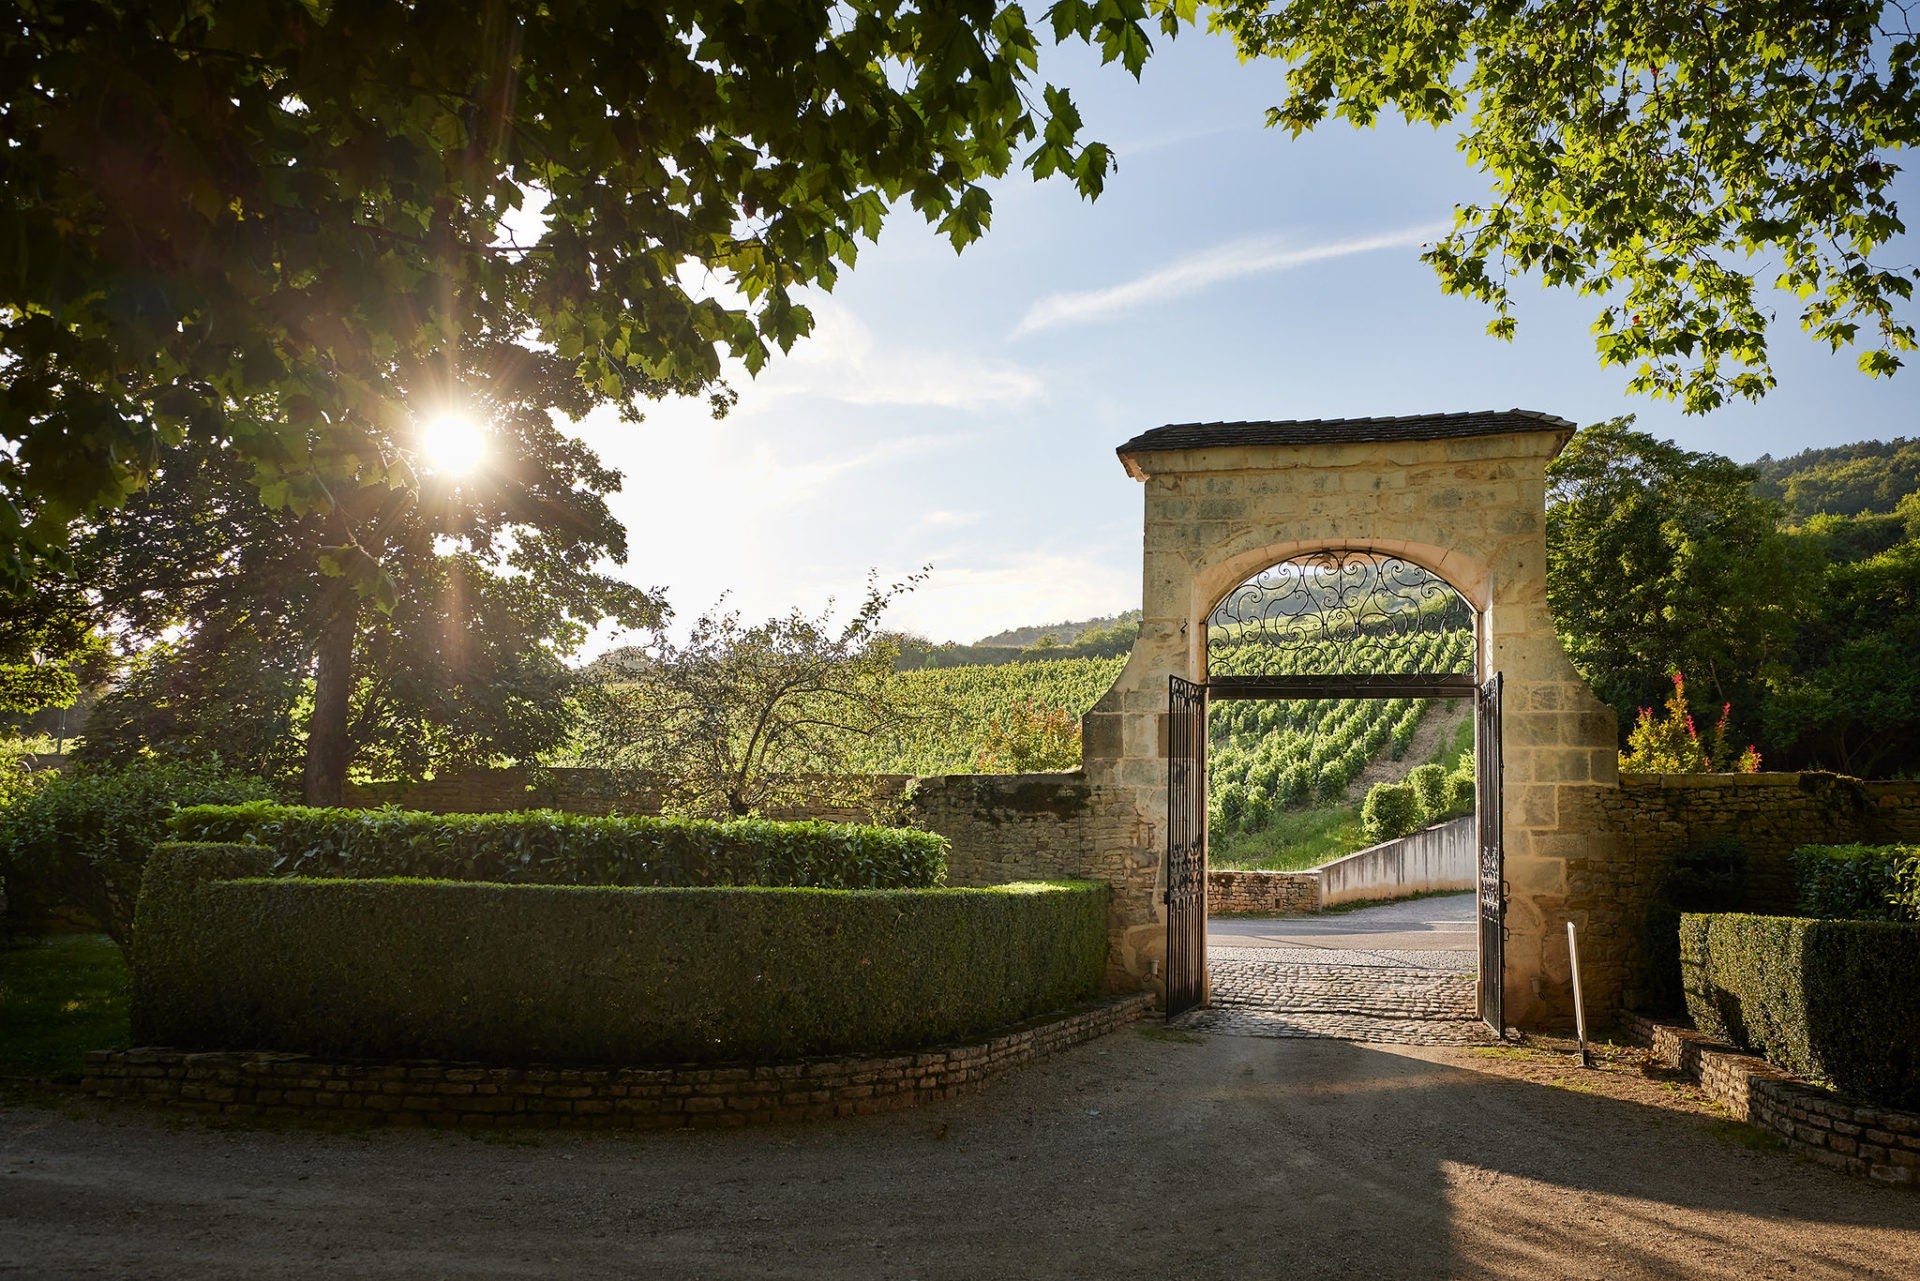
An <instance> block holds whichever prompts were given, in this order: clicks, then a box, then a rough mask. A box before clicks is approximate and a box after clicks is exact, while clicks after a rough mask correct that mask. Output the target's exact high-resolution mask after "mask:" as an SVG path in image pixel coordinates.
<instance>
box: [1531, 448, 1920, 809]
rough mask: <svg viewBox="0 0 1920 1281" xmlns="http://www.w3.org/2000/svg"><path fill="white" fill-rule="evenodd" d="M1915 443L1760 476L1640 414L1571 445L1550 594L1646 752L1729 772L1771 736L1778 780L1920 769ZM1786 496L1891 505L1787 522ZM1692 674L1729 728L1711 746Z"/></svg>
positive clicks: (1712, 712) (1770, 758)
mask: <svg viewBox="0 0 1920 1281" xmlns="http://www.w3.org/2000/svg"><path fill="white" fill-rule="evenodd" d="M1901 443H1902V442H1898V441H1896V442H1894V445H1893V447H1888V446H1883V445H1881V444H1880V443H1879V442H1873V441H1868V442H1863V443H1861V444H1858V445H1846V446H1840V447H1837V448H1835V449H1832V450H1825V451H1810V452H1809V454H1808V455H1805V456H1802V457H1801V458H1800V459H1798V460H1793V459H1789V460H1786V461H1785V462H1784V463H1772V462H1770V461H1769V460H1762V461H1763V469H1760V470H1756V469H1755V468H1748V467H1742V466H1739V465H1738V464H1736V463H1734V462H1732V461H1731V460H1729V459H1726V458H1722V457H1720V456H1719V455H1717V454H1709V453H1694V452H1691V451H1688V450H1684V449H1681V448H1679V447H1678V446H1676V445H1674V444H1673V443H1672V442H1670V441H1661V440H1656V439H1654V438H1653V437H1651V436H1648V435H1646V434H1645V433H1643V432H1637V431H1634V430H1632V428H1631V420H1630V419H1623V420H1616V421H1614V422H1609V423H1602V424H1599V425H1597V426H1593V427H1588V428H1584V429H1582V430H1581V431H1580V432H1578V433H1577V434H1576V435H1575V436H1574V438H1573V440H1572V442H1571V443H1570V444H1569V445H1568V446H1567V449H1566V450H1565V452H1563V453H1562V454H1561V456H1560V457H1559V458H1558V459H1556V460H1555V461H1554V463H1553V464H1552V466H1551V468H1550V469H1549V471H1548V477H1549V481H1550V485H1551V488H1550V490H1549V493H1548V505H1547V596H1548V600H1549V602H1550V603H1551V605H1552V607H1553V613H1554V622H1555V624H1556V626H1557V627H1558V629H1559V632H1560V638H1561V641H1562V643H1563V644H1564V645H1565V646H1566V649H1567V653H1568V655H1569V656H1570V657H1571V658H1572V659H1573V662H1574V665H1575V666H1576V667H1578V668H1579V669H1580V671H1581V672H1582V674H1583V675H1585V676H1586V677H1587V679H1588V681H1589V682H1590V683H1591V684H1592V685H1593V687H1594V690H1595V692H1596V693H1598V694H1599V695H1600V697H1601V698H1602V699H1604V700H1605V701H1606V702H1608V703H1609V704H1611V705H1612V706H1613V707H1614V709H1615V710H1616V711H1617V712H1618V713H1619V714H1620V718H1621V725H1622V728H1623V729H1624V728H1626V727H1628V726H1634V723H1635V720H1636V713H1638V715H1639V719H1640V721H1641V724H1640V725H1637V726H1634V727H1635V734H1636V736H1637V738H1638V740H1639V741H1636V742H1634V743H1631V744H1630V746H1631V747H1632V748H1633V749H1634V750H1635V751H1636V752H1638V753H1639V755H1640V756H1642V757H1644V758H1646V759H1647V760H1656V761H1658V762H1664V764H1660V765H1659V766H1658V767H1659V768H1665V767H1667V766H1671V765H1673V764H1674V762H1675V761H1683V760H1684V758H1685V757H1686V755H1687V753H1688V752H1690V751H1691V752H1693V753H1694V754H1695V755H1696V756H1697V758H1698V760H1697V762H1696V766H1694V767H1701V766H1704V767H1708V768H1727V767H1729V766H1730V765H1731V764H1732V763H1733V762H1734V760H1735V758H1736V756H1737V755H1738V748H1739V747H1740V746H1742V745H1744V744H1745V743H1747V742H1748V740H1749V739H1757V740H1758V743H1759V746H1760V748H1761V751H1762V755H1763V756H1764V757H1765V759H1766V762H1767V765H1768V767H1769V768H1772V769H1830V770H1836V771H1839V772H1842V773H1848V774H1854V775H1857V776H1861V777H1872V776H1875V775H1890V774H1898V773H1904V772H1910V771H1912V770H1914V769H1916V768H1920V486H1913V487H1908V488H1905V490H1904V492H1903V486H1905V485H1911V482H1906V481H1903V480H1902V478H1901V474H1900V469H1899V462H1900V459H1901V458H1902V456H1903V452H1904V451H1903V450H1901V449H1900V448H1898V446H1900V445H1901ZM1761 470H1764V472H1765V474H1761ZM1803 479H1804V480H1805V481H1806V482H1807V483H1806V484H1804V485H1802V484H1800V483H1799V482H1800V481H1801V480H1803ZM1829 482H1833V483H1829ZM1782 492H1785V493H1787V494H1788V495H1798V496H1800V497H1801V498H1803V499H1805V500H1807V501H1809V502H1812V501H1816V498H1815V496H1818V495H1827V496H1828V497H1830V498H1833V499H1834V501H1837V502H1838V503H1839V504H1840V505H1841V506H1843V507H1857V506H1862V505H1868V503H1869V500H1870V503H1871V505H1872V506H1876V507H1878V508H1881V509H1885V508H1892V510H1891V511H1888V510H1871V509H1869V510H1860V511H1857V512H1856V513H1855V514H1852V515H1838V514H1830V513H1829V514H1821V515H1817V516H1814V517H1811V518H1808V519H1804V520H1802V521H1800V522H1799V523H1797V524H1794V523H1787V521H1788V519H1789V514H1788V513H1787V512H1786V511H1785V510H1784V509H1783V508H1782V507H1781V505H1780V503H1779V500H1778V499H1777V498H1776V497H1775V496H1774V495H1776V494H1778V493H1782ZM1682 678H1684V684H1685V690H1686V691H1688V692H1692V693H1694V694H1696V695H1698V694H1701V693H1703V692H1704V693H1705V694H1706V696H1707V697H1706V698H1704V699H1701V700H1700V702H1701V703H1702V704H1705V705H1706V706H1704V707H1703V712H1702V716H1703V720H1702V722H1701V725H1704V724H1706V723H1707V722H1710V721H1717V723H1718V728H1717V729H1716V730H1715V732H1714V735H1713V737H1712V738H1711V739H1710V740H1708V741H1706V742H1703V741H1702V740H1701V738H1700V735H1699V733H1698V732H1697V731H1698V730H1699V728H1700V726H1696V725H1694V724H1693V722H1692V721H1691V720H1690V719H1689V717H1688V714H1687V711H1686V708H1685V707H1684V706H1682V707H1681V708H1680V709H1679V711H1678V712H1676V711H1675V705H1674V702H1673V699H1674V698H1675V697H1678V696H1679V695H1680V694H1681V691H1682V686H1681V679H1682ZM1669 681H1672V682H1673V684H1672V685H1671V686H1670V687H1669V686H1668V682H1669ZM1663 696H1664V697H1666V698H1667V706H1668V713H1669V714H1668V715H1667V716H1666V717H1665V718H1664V719H1656V718H1654V717H1653V714H1652V709H1653V708H1655V707H1656V706H1658V705H1659V703H1660V700H1661V699H1662V697H1663ZM1728 704H1731V708H1732V712H1731V717H1730V718H1729V717H1728V716H1727V713H1726V711H1725V709H1726V707H1727V705H1728ZM1722 739H1725V740H1726V741H1725V742H1722V741H1721V740H1722ZM1653 748H1658V750H1650V749H1653ZM1648 767H1649V768H1653V767H1655V766H1648Z"/></svg>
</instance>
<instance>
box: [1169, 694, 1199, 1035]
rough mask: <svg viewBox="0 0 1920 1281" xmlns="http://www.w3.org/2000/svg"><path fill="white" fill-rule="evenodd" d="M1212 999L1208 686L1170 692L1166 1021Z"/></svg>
mask: <svg viewBox="0 0 1920 1281" xmlns="http://www.w3.org/2000/svg"><path fill="white" fill-rule="evenodd" d="M1206 999H1207V687H1206V686H1205V685H1196V684H1194V683H1193V682H1192V681H1188V680H1182V679H1180V678H1179V677H1178V676H1174V677H1171V678H1170V680H1169V685H1168V692H1167V1017H1168V1018H1172V1017H1173V1016H1174V1015H1176V1014H1179V1013H1181V1012H1182V1011H1184V1010H1190V1009H1192V1008H1193V1007H1194V1006H1196V1005H1199V1004H1201V1003H1202V1002H1204V1001H1205V1000H1206Z"/></svg>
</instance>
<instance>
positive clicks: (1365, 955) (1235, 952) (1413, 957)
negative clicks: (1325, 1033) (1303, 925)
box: [1207, 943, 1480, 974]
mask: <svg viewBox="0 0 1920 1281" xmlns="http://www.w3.org/2000/svg"><path fill="white" fill-rule="evenodd" d="M1222 961H1285V962H1290V963H1292V964H1295V965H1347V966H1363V967H1369V968H1381V969H1389V970H1395V969H1398V970H1431V971H1436V972H1440V973H1449V974H1472V973H1474V972H1475V971H1476V968H1477V967H1478V966H1479V964H1480V953H1479V952H1477V951H1474V952H1441V951H1435V950H1431V949H1429V950H1425V951H1415V950H1413V949H1411V948H1408V949H1405V950H1402V949H1398V948H1367V949H1365V950H1362V949H1359V948H1329V947H1222V946H1221V945H1219V944H1217V943H1209V944H1208V945H1207V962H1208V964H1209V965H1211V966H1213V967H1214V968H1215V969H1216V970H1217V969H1219V966H1220V962H1222Z"/></svg>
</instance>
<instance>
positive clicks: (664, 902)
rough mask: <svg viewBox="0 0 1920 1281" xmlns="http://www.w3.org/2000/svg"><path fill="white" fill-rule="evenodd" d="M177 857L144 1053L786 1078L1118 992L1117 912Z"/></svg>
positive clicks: (163, 911) (175, 853)
mask: <svg viewBox="0 0 1920 1281" xmlns="http://www.w3.org/2000/svg"><path fill="white" fill-rule="evenodd" d="M270 862H271V857H270V856H269V855H268V854H267V853H266V852H265V851H263V850H261V849H259V848H257V847H248V846H238V845H191V844H174V845H167V846H163V847H162V848H161V850H160V852H159V853H158V854H157V855H156V856H155V859H154V866H153V869H152V871H151V872H150V873H149V876H148V882H147V893H146V894H145V895H144V896H143V897H142V900H141V904H140V918H139V928H138V933H137V934H136V942H135V950H134V1004H133V1026H134V1036H135V1039H136V1041H137V1042H139V1043H141V1044H151V1045H173V1046H180V1047H187V1048H203V1049H259V1050H282V1051H300V1052H306V1053H313V1054H323V1055H343V1056H350V1057H373V1058H421V1057H430V1058H449V1059H474V1060H481V1061H486V1062H493V1063H508V1064H524V1063H535V1062H557V1063H595V1064H638V1063H665V1062H694V1061H699V1062H729V1061H769V1060H786V1059H792V1058H797V1057H801V1056H805V1055H818V1054H848V1053H869V1052H874V1053H880V1052H889V1051H895V1050H905V1049H911V1048H915V1047H920V1046H926V1045H932V1044H938V1043H942V1042H951V1041H955V1040H959V1039H963V1038H966V1037H970V1036H973V1035H976V1034H978V1033H981V1032H985V1031H988V1030H990V1029H993V1028H996V1027H1002V1026H1005V1025H1007V1024H1011V1023H1016V1022H1019V1021H1021V1020H1023V1019H1026V1018H1030V1017H1033V1016H1035V1015H1039V1014H1042V1013H1046V1012H1049V1011H1053V1010H1059V1009H1063V1008H1067V1007H1070V1006H1073V1005H1076V1004H1079V1003H1081V1002H1084V1001H1086V1000H1089V999H1091V998H1093V997H1094V996H1096V995H1097V994H1098V993H1099V991H1100V990H1101V984H1102V980H1103V977H1104V974H1105V968H1106V955H1107V907H1108V897H1109V895H1108V889H1107V887H1106V886H1105V885H1103V884H1098V883H1093V882H1050V883H1036V884H1026V885H1009V886H1002V887H998V888H994V889H934V890H877V891H875V890H867V891H846V890H817V889H769V888H724V889H723V888H630V887H603V886H551V885H499V884H485V883H476V882H453V881H427V880H393V879H387V880H316V879H311V878H295V879H267V878H264V877H262V876H261V873H264V872H265V871H266V870H267V868H268V866H269V864H270Z"/></svg>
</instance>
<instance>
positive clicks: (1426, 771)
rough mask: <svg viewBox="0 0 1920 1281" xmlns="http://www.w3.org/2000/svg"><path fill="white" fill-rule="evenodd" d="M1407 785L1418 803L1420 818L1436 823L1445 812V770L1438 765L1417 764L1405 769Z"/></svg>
mask: <svg viewBox="0 0 1920 1281" xmlns="http://www.w3.org/2000/svg"><path fill="white" fill-rule="evenodd" d="M1407 786H1408V787H1411V788H1412V789H1413V795H1414V799H1415V800H1417V801H1418V802H1419V803H1420V819H1421V821H1422V822H1425V823H1437V822H1439V821H1440V820H1441V819H1442V818H1444V817H1446V813H1447V771H1446V770H1444V769H1442V768H1441V767H1440V766H1438V765H1419V766H1415V767H1414V768H1413V769H1410V770H1408V771H1407Z"/></svg>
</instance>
